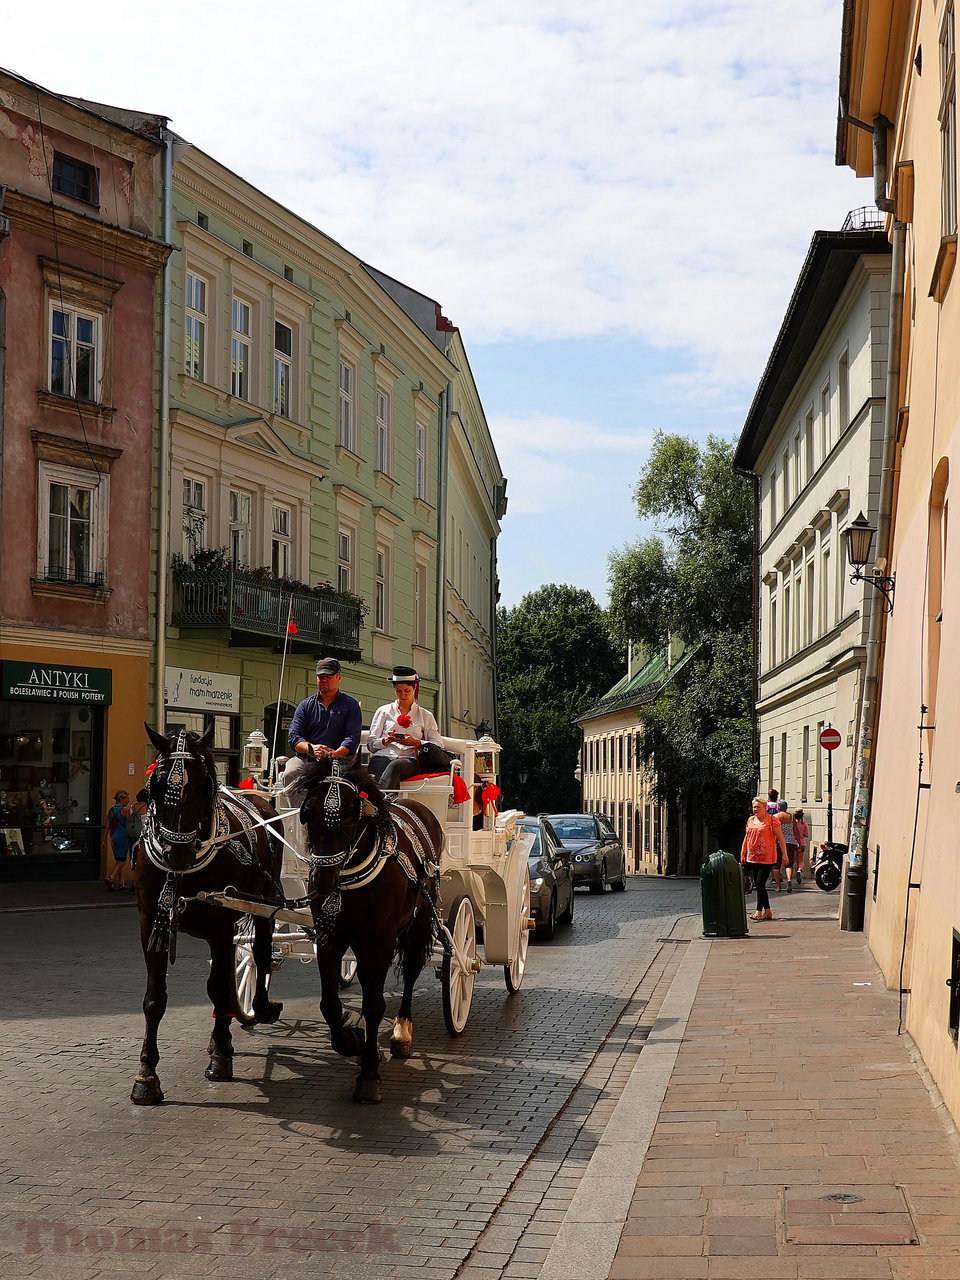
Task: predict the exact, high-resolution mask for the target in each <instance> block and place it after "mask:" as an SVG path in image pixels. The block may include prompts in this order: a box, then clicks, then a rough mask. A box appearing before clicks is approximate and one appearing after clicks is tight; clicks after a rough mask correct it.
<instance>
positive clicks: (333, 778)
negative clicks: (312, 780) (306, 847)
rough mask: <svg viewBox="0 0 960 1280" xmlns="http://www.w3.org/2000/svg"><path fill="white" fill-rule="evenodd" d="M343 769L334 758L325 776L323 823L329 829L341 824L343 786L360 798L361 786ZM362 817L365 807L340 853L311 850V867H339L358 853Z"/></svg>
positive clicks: (353, 824)
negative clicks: (341, 791) (359, 828)
mask: <svg viewBox="0 0 960 1280" xmlns="http://www.w3.org/2000/svg"><path fill="white" fill-rule="evenodd" d="M342 770H343V765H342V764H340V763H339V762H338V761H336V760H334V761H333V764H332V766H331V769H330V774H329V776H328V777H326V778H324V782H325V783H327V784H328V785H327V793H326V795H325V796H324V797H323V823H324V826H325V827H327V828H328V829H333V828H335V827H338V826H339V825H340V807H341V806H340V789H341V787H346V788H347V790H348V791H352V792H353V794H354V795H355V796H356V797H357V798H358V799H360V788H359V787H358V786H357V784H356V783H355V782H351V781H350V779H349V778H347V777H344V775H343V772H342ZM362 817H363V809H362V808H361V810H360V813H359V814H358V815H357V817H356V819H355V820H354V822H353V823H352V824H351V825H352V827H353V831H352V833H351V838H350V839H349V840H348V842H347V848H346V849H342V850H341V851H340V852H339V853H331V854H321V853H316V852H311V855H310V865H311V867H339V866H341V865H342V864H343V863H344V862H346V860H347V859H348V858H349V857H350V855H351V854H353V853H356V851H357V847H358V845H359V843H360V835H359V833H358V832H357V828H358V827H359V826H360V820H361V818H362Z"/></svg>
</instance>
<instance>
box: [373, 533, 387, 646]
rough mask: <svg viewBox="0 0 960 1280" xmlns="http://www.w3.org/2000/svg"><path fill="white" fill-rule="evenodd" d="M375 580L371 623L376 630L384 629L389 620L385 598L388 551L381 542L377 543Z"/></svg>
mask: <svg viewBox="0 0 960 1280" xmlns="http://www.w3.org/2000/svg"><path fill="white" fill-rule="evenodd" d="M376 558H377V581H376V587H375V591H374V604H373V625H374V627H376V629H377V630H378V631H386V630H387V623H388V622H389V610H388V604H389V600H388V598H387V592H388V581H387V575H388V571H389V564H390V552H389V551H388V549H387V548H386V547H385V546H383V544H382V543H378V544H377V556H376Z"/></svg>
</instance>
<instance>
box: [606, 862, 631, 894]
mask: <svg viewBox="0 0 960 1280" xmlns="http://www.w3.org/2000/svg"><path fill="white" fill-rule="evenodd" d="M626 887H627V860H626V858H624V860H623V861H622V862H621V863H620V878H619V879H618V880H614V882H613V884H612V885H611V886H610V888H611V889H612V890H613V892H614V893H623V891H624V889H626Z"/></svg>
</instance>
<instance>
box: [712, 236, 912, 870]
mask: <svg viewBox="0 0 960 1280" xmlns="http://www.w3.org/2000/svg"><path fill="white" fill-rule="evenodd" d="M865 221H866V222H867V223H868V224H870V223H872V225H868V226H866V227H864V226H862V224H863V223H864V222H865ZM848 223H849V224H850V225H848V226H847V227H846V228H845V229H844V230H842V231H838V232H826V231H818V232H817V233H816V234H815V235H814V237H813V240H812V242H811V245H810V250H809V253H808V254H807V258H806V261H805V263H804V266H803V269H802V271H801V273H800V277H799V280H798V282H797V286H796V289H795V291H794V294H793V297H792V299H791V301H790V305H789V307H788V309H787V313H786V315H785V317H784V320H783V324H782V326H781V328H780V332H779V334H778V336H777V340H776V343H775V344H774V347H773V351H772V353H771V356H770V359H769V362H768V364H767V367H766V369H765V371H764V374H763V378H762V379H761V381H760V384H759V387H758V389H757V393H756V396H755V398H754V401H753V404H752V406H751V409H750V413H749V415H748V417H747V420H746V422H745V424H744V428H743V432H742V434H741V438H740V441H739V444H738V446H737V451H736V454H735V457H734V465H735V467H736V468H737V469H738V470H740V471H742V472H744V473H746V474H748V475H752V476H754V477H756V479H757V482H758V485H759V503H758V513H759V528H758V531H757V543H758V547H757V563H758V577H759V582H758V584H757V590H758V596H757V606H758V627H757V631H758V638H759V651H758V654H757V666H758V672H757V678H758V699H757V708H756V715H757V731H758V738H759V748H760V762H759V763H760V779H761V781H760V789H761V791H766V790H767V789H768V788H771V787H775V788H776V789H777V790H778V791H779V793H780V797H781V798H782V799H785V800H786V801H787V802H788V804H789V805H790V807H791V809H794V808H798V807H802V808H803V810H804V814H805V818H806V821H807V823H808V824H809V826H810V841H811V846H812V844H813V843H815V842H816V841H818V840H824V839H826V838H827V835H828V821H829V817H828V806H830V805H831V795H830V790H829V783H830V774H831V773H832V787H833V790H832V810H833V812H832V826H833V838H834V839H835V840H840V841H846V839H847V834H848V825H849V823H848V815H849V807H850V804H851V801H852V798H853V764H854V759H855V743H856V734H857V726H858V723H859V713H860V695H861V689H862V683H863V668H864V660H865V644H866V638H867V629H868V625H869V617H870V610H871V609H872V608H874V607H876V606H875V597H874V593H873V590H872V589H871V588H869V587H867V586H866V585H865V584H863V583H858V584H851V583H850V582H849V581H848V579H849V576H850V570H849V568H848V567H847V563H846V555H845V548H844V538H843V531H844V528H845V527H846V525H847V524H848V522H849V521H850V520H853V519H855V518H856V516H857V515H858V513H859V512H863V513H864V515H866V516H867V517H868V518H869V519H870V520H872V521H873V522H874V524H875V523H876V517H877V508H878V504H879V494H880V467H881V457H882V437H883V423H884V403H885V397H884V392H885V377H886V344H887V322H888V313H889V275H890V246H889V243H888V241H887V238H886V236H885V235H884V233H883V230H882V228H881V226H880V221H879V217H878V215H877V214H876V211H875V210H873V211H863V210H858V211H856V213H855V214H852V215H851V216H850V218H849V219H848ZM828 726H832V727H833V728H835V729H836V730H838V731H839V733H840V735H841V744H840V746H839V747H838V748H837V749H836V750H834V751H833V752H832V753H831V755H832V759H828V753H827V752H826V751H824V750H823V749H822V748H821V747H820V745H819V737H820V733H821V732H822V730H823V729H824V728H825V727H828ZM831 766H832V768H831Z"/></svg>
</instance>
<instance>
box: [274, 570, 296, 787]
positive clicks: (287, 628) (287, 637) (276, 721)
mask: <svg viewBox="0 0 960 1280" xmlns="http://www.w3.org/2000/svg"><path fill="white" fill-rule="evenodd" d="M292 621H293V592H292V591H291V592H290V604H289V606H288V608H287V625H286V626H285V627H284V629H283V656H282V657H281V659H280V684H279V686H278V688H277V714H276V716H275V717H274V721H273V742H271V744H270V763H271V765H272V764H273V761H274V760H276V758H277V733H278V732H279V730H280V708H281V707H282V706H283V673H284V670H285V669H286V666H287V649H288V648H289V646H290V623H291V622H292Z"/></svg>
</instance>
